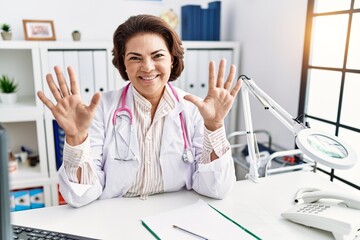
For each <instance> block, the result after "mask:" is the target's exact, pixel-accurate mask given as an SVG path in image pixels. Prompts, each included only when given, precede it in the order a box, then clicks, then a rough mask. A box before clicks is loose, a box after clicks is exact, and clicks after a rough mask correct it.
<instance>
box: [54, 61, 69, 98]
mask: <svg viewBox="0 0 360 240" xmlns="http://www.w3.org/2000/svg"><path fill="white" fill-rule="evenodd" d="M54 70H55V73H56V78H57V80H58V83H59V87H60V91H61V94H62V96H64V97H66V96H69V95H70V91H69V88H68V86H67V84H66V80H65V77H64V74H63V73H62V71H61V69H60V67H59V66H55V67H54Z"/></svg>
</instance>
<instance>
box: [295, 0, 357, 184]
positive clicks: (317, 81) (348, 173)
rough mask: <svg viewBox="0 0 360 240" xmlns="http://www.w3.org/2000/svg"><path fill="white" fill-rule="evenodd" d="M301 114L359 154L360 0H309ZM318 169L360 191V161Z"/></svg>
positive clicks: (312, 125) (300, 105) (315, 126)
mask: <svg viewBox="0 0 360 240" xmlns="http://www.w3.org/2000/svg"><path fill="white" fill-rule="evenodd" d="M299 114H304V120H305V121H307V122H309V124H310V126H311V127H313V128H316V129H319V130H323V131H326V132H330V133H333V134H335V135H336V136H339V137H340V138H342V139H344V140H347V142H349V143H351V145H352V146H353V148H354V149H355V151H356V152H357V154H358V156H359V157H360V0H332V1H329V0H308V13H307V24H306V33H305V47H304V56H303V67H302V76H301V92H300V102H299ZM319 170H320V171H322V172H324V173H327V174H329V175H330V179H331V180H333V179H337V180H340V181H342V182H344V183H347V184H349V185H351V186H352V187H355V188H357V189H359V190H360V174H359V173H360V160H358V162H357V163H356V165H355V167H354V168H352V169H350V170H334V169H329V168H328V167H325V166H322V165H319Z"/></svg>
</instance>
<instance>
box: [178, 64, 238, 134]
mask: <svg viewBox="0 0 360 240" xmlns="http://www.w3.org/2000/svg"><path fill="white" fill-rule="evenodd" d="M225 67H226V62H225V60H224V59H222V60H221V62H220V65H219V71H218V75H217V79H215V75H216V74H215V63H214V61H211V62H210V64H209V89H208V93H207V96H206V97H205V98H204V100H200V99H199V98H197V97H195V96H193V95H186V96H185V97H184V98H185V99H186V100H188V101H190V102H192V103H193V104H195V105H196V106H197V108H198V109H199V112H200V114H201V116H202V117H203V119H204V123H205V126H206V128H207V129H209V130H211V131H214V130H216V129H218V128H220V127H221V126H223V124H224V119H225V117H226V116H227V114H228V113H229V111H230V109H231V107H232V105H233V103H234V100H235V98H236V96H237V94H238V92H239V90H240V88H241V81H238V82H237V83H236V84H235V86H234V87H233V88H232V89H231V85H232V82H233V80H234V77H235V72H236V69H235V66H234V65H231V67H230V72H229V75H228V77H227V79H226V81H225V82H224V79H225Z"/></svg>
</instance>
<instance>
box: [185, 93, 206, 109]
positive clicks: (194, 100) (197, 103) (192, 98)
mask: <svg viewBox="0 0 360 240" xmlns="http://www.w3.org/2000/svg"><path fill="white" fill-rule="evenodd" d="M184 99H185V100H187V101H189V102H191V103H192V104H194V105H195V106H196V107H197V108H201V107H202V105H203V101H201V100H200V99H199V98H198V97H196V96H194V95H190V94H189V95H185V96H184Z"/></svg>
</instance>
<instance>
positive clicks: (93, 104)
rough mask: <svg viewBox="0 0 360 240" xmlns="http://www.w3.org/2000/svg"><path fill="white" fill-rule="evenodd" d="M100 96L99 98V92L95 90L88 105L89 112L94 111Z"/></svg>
mask: <svg viewBox="0 0 360 240" xmlns="http://www.w3.org/2000/svg"><path fill="white" fill-rule="evenodd" d="M100 98H101V93H99V92H97V93H95V94H94V96H93V97H92V99H91V102H90V105H89V109H90V111H91V112H94V111H95V109H96V107H97V105H98V104H99V102H100Z"/></svg>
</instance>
